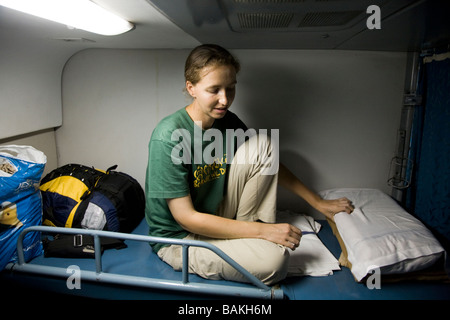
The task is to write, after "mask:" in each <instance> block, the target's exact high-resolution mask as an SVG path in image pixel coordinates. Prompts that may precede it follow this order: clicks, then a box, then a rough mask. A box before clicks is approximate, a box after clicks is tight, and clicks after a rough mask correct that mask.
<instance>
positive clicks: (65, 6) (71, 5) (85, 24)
mask: <svg viewBox="0 0 450 320" xmlns="http://www.w3.org/2000/svg"><path fill="white" fill-rule="evenodd" d="M0 5H2V6H5V7H8V8H11V9H14V10H19V11H22V12H25V13H28V14H31V15H34V16H37V17H40V18H44V19H48V20H52V21H55V22H59V23H62V24H65V25H67V26H70V27H73V28H76V29H82V30H86V31H89V32H94V33H98V34H102V35H105V36H113V35H118V34H121V33H124V32H127V31H129V30H131V29H132V28H133V27H134V25H133V24H132V23H130V22H128V21H126V20H124V19H122V18H120V17H118V16H116V15H115V14H113V13H111V12H109V11H107V10H105V9H103V8H102V7H100V6H98V5H97V4H95V3H93V2H92V1H90V0H0Z"/></svg>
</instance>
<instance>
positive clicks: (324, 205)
mask: <svg viewBox="0 0 450 320" xmlns="http://www.w3.org/2000/svg"><path fill="white" fill-rule="evenodd" d="M354 208H355V207H354V206H353V204H352V202H351V201H350V200H349V199H347V198H339V199H334V200H325V199H321V200H320V201H319V203H318V204H317V207H316V209H317V210H319V211H320V212H321V213H323V214H324V215H325V216H326V217H327V218H329V219H331V220H333V221H334V215H335V214H336V213H338V212H347V213H349V214H350V213H352V212H353V209H354Z"/></svg>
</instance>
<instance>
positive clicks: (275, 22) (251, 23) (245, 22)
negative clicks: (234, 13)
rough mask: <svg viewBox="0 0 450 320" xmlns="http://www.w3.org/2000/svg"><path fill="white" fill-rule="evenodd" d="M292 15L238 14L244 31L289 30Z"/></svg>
mask: <svg viewBox="0 0 450 320" xmlns="http://www.w3.org/2000/svg"><path fill="white" fill-rule="evenodd" d="M293 16H294V14H292V13H238V20H239V25H240V27H241V28H242V29H277V28H287V27H289V24H290V23H291V20H292V17H293Z"/></svg>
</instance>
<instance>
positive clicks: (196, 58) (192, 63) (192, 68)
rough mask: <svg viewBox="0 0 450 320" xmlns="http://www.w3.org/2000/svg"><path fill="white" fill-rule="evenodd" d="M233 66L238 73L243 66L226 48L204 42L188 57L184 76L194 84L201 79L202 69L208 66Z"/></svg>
mask: <svg viewBox="0 0 450 320" xmlns="http://www.w3.org/2000/svg"><path fill="white" fill-rule="evenodd" d="M213 65H214V66H223V65H225V66H233V67H234V69H235V70H236V73H238V72H239V70H240V68H241V66H240V64H239V61H238V60H237V59H236V58H235V57H233V55H232V54H231V53H230V52H228V50H226V49H225V48H222V47H221V46H219V45H216V44H203V45H200V46H198V47H196V48H194V49H193V50H192V51H191V53H190V54H189V56H188V57H187V59H186V64H185V66H184V78H185V80H186V81H190V82H191V83H192V84H196V83H197V82H199V81H200V80H201V74H200V71H201V70H202V69H203V68H205V67H208V66H213Z"/></svg>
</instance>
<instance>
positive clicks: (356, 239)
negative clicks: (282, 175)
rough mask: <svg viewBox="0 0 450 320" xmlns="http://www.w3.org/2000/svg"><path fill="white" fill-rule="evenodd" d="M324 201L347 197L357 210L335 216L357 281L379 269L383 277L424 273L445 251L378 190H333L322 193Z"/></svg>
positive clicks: (416, 221)
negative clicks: (417, 272) (415, 272)
mask: <svg viewBox="0 0 450 320" xmlns="http://www.w3.org/2000/svg"><path fill="white" fill-rule="evenodd" d="M319 194H320V195H321V196H322V197H323V198H324V199H337V198H341V197H347V198H348V199H350V200H351V201H352V202H353V204H354V206H355V210H354V212H353V213H352V214H347V213H345V212H341V213H338V214H336V215H335V216H334V221H335V223H336V227H337V229H338V231H339V234H340V236H341V238H342V240H343V242H344V244H345V247H346V249H347V252H348V257H347V258H348V261H349V262H350V263H351V264H352V268H351V272H352V274H353V275H354V277H355V278H356V280H357V281H360V280H362V279H363V278H364V277H365V276H366V275H367V274H368V273H369V272H371V270H373V269H374V268H375V267H379V268H380V271H381V274H398V273H405V272H411V271H417V270H422V269H425V268H427V267H429V266H431V265H432V264H433V263H435V262H436V261H437V260H438V259H439V258H440V257H441V255H442V254H443V253H444V248H443V247H442V246H441V245H440V243H439V242H438V241H437V240H436V238H435V237H434V236H433V234H432V233H431V232H430V231H429V230H428V229H427V228H426V227H425V226H424V225H423V224H422V223H421V222H420V221H419V220H418V219H416V218H414V217H413V216H412V215H410V214H409V213H408V212H406V211H405V210H404V209H403V208H402V207H401V206H399V205H398V204H397V203H396V202H395V201H394V200H393V199H392V198H391V197H389V196H388V195H386V194H384V193H383V192H381V191H379V190H375V189H347V188H345V189H332V190H326V191H322V192H320V193H319Z"/></svg>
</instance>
